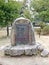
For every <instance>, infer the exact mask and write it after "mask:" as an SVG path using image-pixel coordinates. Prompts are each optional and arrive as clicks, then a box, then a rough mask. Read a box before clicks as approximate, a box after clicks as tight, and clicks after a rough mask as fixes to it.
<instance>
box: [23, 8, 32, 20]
mask: <svg viewBox="0 0 49 65" xmlns="http://www.w3.org/2000/svg"><path fill="white" fill-rule="evenodd" d="M24 17H26V18H28V19H30V20H31V21H32V19H31V14H30V11H29V10H28V9H25V10H24Z"/></svg>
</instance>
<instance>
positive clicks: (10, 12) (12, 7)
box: [0, 0, 22, 26]
mask: <svg viewBox="0 0 49 65" xmlns="http://www.w3.org/2000/svg"><path fill="white" fill-rule="evenodd" d="M21 5H22V4H21V3H20V2H16V1H10V2H8V3H5V2H4V0H2V1H0V26H7V25H9V24H10V23H12V21H13V20H14V19H15V18H17V17H19V16H20V14H19V10H20V8H21Z"/></svg>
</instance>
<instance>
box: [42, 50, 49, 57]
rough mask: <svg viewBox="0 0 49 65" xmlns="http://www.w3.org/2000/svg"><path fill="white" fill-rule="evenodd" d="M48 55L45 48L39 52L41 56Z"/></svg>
mask: <svg viewBox="0 0 49 65" xmlns="http://www.w3.org/2000/svg"><path fill="white" fill-rule="evenodd" d="M48 55H49V52H48V51H47V50H45V49H44V50H43V51H42V52H41V56H42V57H47V56H48Z"/></svg>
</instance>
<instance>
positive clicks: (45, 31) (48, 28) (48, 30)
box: [42, 25, 49, 35]
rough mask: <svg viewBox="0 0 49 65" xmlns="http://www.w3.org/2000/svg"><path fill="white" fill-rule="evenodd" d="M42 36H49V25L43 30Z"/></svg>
mask: <svg viewBox="0 0 49 65" xmlns="http://www.w3.org/2000/svg"><path fill="white" fill-rule="evenodd" d="M42 34H43V35H48V34H49V25H47V26H45V27H44V28H43V29H42Z"/></svg>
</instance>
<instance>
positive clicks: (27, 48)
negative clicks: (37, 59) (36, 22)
mask: <svg viewBox="0 0 49 65" xmlns="http://www.w3.org/2000/svg"><path fill="white" fill-rule="evenodd" d="M37 47H38V46H37V45H19V46H14V47H10V46H8V47H6V49H5V54H6V55H10V56H20V55H36V54H37V53H38V49H37Z"/></svg>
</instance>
